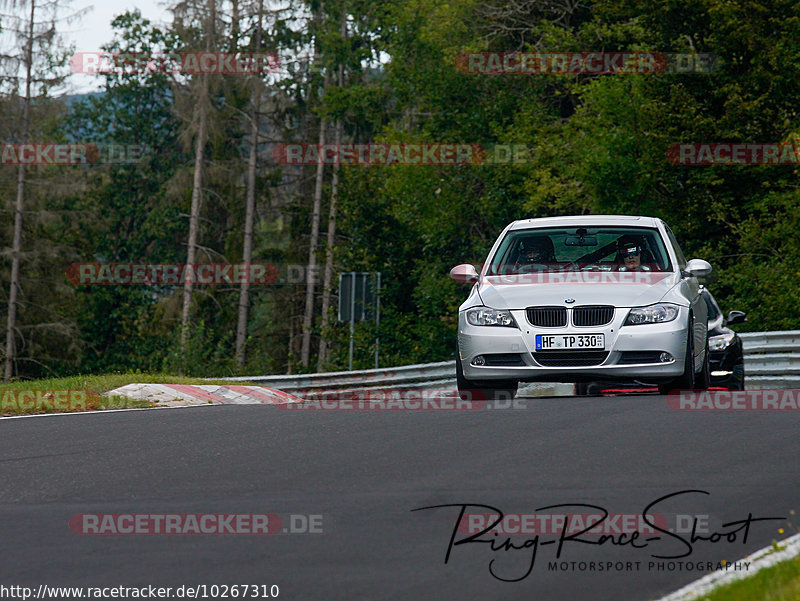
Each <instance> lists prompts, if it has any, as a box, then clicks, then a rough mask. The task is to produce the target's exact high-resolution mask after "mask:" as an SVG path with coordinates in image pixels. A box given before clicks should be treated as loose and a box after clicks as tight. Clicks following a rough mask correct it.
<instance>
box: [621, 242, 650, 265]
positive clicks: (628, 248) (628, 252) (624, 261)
mask: <svg viewBox="0 0 800 601" xmlns="http://www.w3.org/2000/svg"><path fill="white" fill-rule="evenodd" d="M617 253H618V256H619V259H618V261H620V262H621V265H620V267H619V269H620V271H640V270H643V271H650V267H648V266H647V265H642V253H644V246H643V244H642V240H641V239H640V238H639V237H637V236H629V235H625V236H622V238H620V239H619V240H617Z"/></svg>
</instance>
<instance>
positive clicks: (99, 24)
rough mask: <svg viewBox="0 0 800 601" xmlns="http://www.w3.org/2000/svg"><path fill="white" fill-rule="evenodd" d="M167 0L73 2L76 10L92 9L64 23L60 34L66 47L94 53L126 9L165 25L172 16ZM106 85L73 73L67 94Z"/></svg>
mask: <svg viewBox="0 0 800 601" xmlns="http://www.w3.org/2000/svg"><path fill="white" fill-rule="evenodd" d="M165 4H166V3H165V2H164V0H105V1H100V2H94V3H90V2H87V1H86V0H73V2H72V4H71V5H70V7H71V9H72V10H73V11H75V10H80V9H83V8H86V7H92V8H91V9H90V10H89V11H88V12H87V13H86V14H85V15H84V16H83V17H82V18H81V19H80V20H78V21H74V22H72V23H70V24H62V27H61V31H60V33H61V35H62V36H63V37H64V41H65V43H66V44H67V45H69V44H74V45H75V49H76V51H77V52H94V51H98V50H100V47H101V46H102V45H103V44H106V43H108V42H110V41H111V39H112V38H113V37H114V36H113V30H112V29H111V21H112V20H113V19H114V17H115V16H117V15H120V14H122V13H124V12H125V11H127V10H134V9H135V8H138V9H139V10H140V11H141V13H142V16H143V17H145V18H147V19H150V20H151V21H153V22H154V23H156V24H160V25H166V24H167V23H168V22H169V21H170V20H171V14H170V13H169V12H168V11H167V9H166V8H165V6H164V5H165ZM102 83H103V78H102V77H101V76H93V75H80V74H73V75H72V76H71V77H70V81H69V84H70V90H69V92H68V93H71V94H80V93H85V92H91V91H94V90H96V89H99V88H100V86H101V85H102Z"/></svg>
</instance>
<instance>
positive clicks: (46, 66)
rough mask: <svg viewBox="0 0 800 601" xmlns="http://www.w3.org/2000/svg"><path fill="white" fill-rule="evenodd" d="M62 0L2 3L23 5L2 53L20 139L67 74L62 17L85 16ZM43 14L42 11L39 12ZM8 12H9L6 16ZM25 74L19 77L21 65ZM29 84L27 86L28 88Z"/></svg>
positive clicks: (18, 219) (11, 297) (10, 347)
mask: <svg viewBox="0 0 800 601" xmlns="http://www.w3.org/2000/svg"><path fill="white" fill-rule="evenodd" d="M63 4H64V2H63V0H62V1H61V2H59V0H44V1H43V0H10V1H8V0H4V1H3V2H0V7H3V8H11V9H17V8H19V9H23V10H25V11H26V16H25V17H16V16H14V15H10V17H11V21H12V22H14V23H15V25H16V27H15V28H14V29H13V30H12V31H13V33H14V34H15V36H16V40H17V42H18V44H19V46H20V51H19V53H18V54H16V55H3V56H2V59H4V62H7V63H8V64H9V66H10V73H9V74H8V75H7V76H6V77H7V80H10V81H15V80H16V81H18V82H19V87H20V88H21V89H20V92H19V98H20V101H21V103H22V119H21V122H20V129H19V137H18V142H19V143H20V144H25V143H28V142H29V141H30V128H31V102H32V100H33V97H34V94H42V95H43V96H46V94H47V93H48V91H49V90H50V89H51V88H52V87H55V86H58V85H59V84H61V83H62V82H63V81H64V79H65V78H66V74H65V73H63V72H60V71H61V69H62V68H63V66H64V64H65V62H66V53H65V52H64V50H63V47H62V46H61V45H60V40H59V38H58V37H57V36H56V33H55V26H56V23H57V22H58V21H66V22H71V21H74V20H75V19H77V18H79V17H80V16H81V14H82V13H81V12H76V13H72V14H70V15H69V16H68V17H65V18H61V19H60V18H59V16H58V13H59V10H60V9H61V7H62V6H63ZM40 14H41V15H43V16H40ZM5 16H9V15H5ZM20 67H21V69H22V70H23V73H24V75H22V76H21V77H20V76H19V70H20ZM23 89H24V91H23ZM25 183H26V178H25V164H24V162H22V161H20V163H19V166H18V168H17V186H16V201H15V204H14V234H13V241H12V245H11V277H10V281H9V293H8V305H7V307H8V309H7V317H6V345H5V362H4V366H3V379H5V380H8V379H10V378H11V377H12V375H13V373H14V364H15V361H16V358H17V341H16V338H17V336H18V334H19V330H18V328H17V304H18V297H19V290H20V259H21V254H22V224H23V214H24V209H25V193H26V189H25Z"/></svg>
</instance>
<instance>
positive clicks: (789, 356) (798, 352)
mask: <svg viewBox="0 0 800 601" xmlns="http://www.w3.org/2000/svg"><path fill="white" fill-rule="evenodd" d="M739 337H740V338H741V339H742V343H743V344H744V373H745V386H746V387H747V388H748V389H758V388H800V330H789V331H786V332H748V333H746V334H739Z"/></svg>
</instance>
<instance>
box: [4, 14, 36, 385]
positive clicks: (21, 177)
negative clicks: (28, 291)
mask: <svg viewBox="0 0 800 601" xmlns="http://www.w3.org/2000/svg"><path fill="white" fill-rule="evenodd" d="M35 13H36V0H31V11H30V21H29V23H28V40H27V42H28V44H27V48H26V49H25V98H24V99H23V105H22V131H21V136H20V142H21V143H23V144H24V143H25V142H27V141H28V135H29V131H30V121H31V112H30V108H31V69H32V67H33V34H34V30H33V26H34V18H35ZM24 206H25V165H24V164H23V163H22V162H21V161H20V164H19V169H18V170H17V200H16V204H15V207H14V239H13V242H12V243H11V244H12V246H11V282H10V284H9V291H8V321H7V322H6V361H5V366H4V367H3V379H4V380H9V379H11V376H12V375H13V374H14V363H15V361H16V358H17V352H16V344H15V338H14V337H15V330H16V328H17V294H18V290H19V259H20V254H21V252H22V214H23V208H24Z"/></svg>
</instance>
